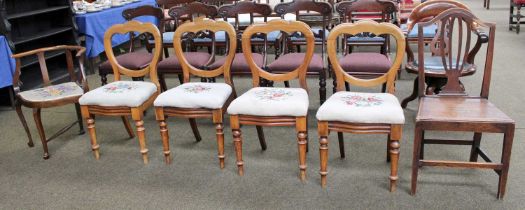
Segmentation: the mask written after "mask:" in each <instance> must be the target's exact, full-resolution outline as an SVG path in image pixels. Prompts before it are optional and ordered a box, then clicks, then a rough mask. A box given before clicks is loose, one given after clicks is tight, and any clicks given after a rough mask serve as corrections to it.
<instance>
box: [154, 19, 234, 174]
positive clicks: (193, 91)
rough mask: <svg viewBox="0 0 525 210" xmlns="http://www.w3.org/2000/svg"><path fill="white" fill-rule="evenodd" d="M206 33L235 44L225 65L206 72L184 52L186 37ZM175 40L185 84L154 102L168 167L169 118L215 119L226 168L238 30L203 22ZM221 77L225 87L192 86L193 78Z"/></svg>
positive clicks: (193, 24) (187, 26)
mask: <svg viewBox="0 0 525 210" xmlns="http://www.w3.org/2000/svg"><path fill="white" fill-rule="evenodd" d="M203 30H206V31H212V32H215V33H216V32H219V31H224V32H225V33H226V34H227V35H228V38H229V40H232V41H230V42H229V53H228V55H227V56H226V58H225V60H224V62H223V64H222V65H221V66H218V67H217V68H214V69H211V70H206V69H204V70H203V69H199V68H198V67H195V66H192V65H191V64H190V63H189V61H188V59H187V58H186V57H185V56H186V55H185V54H184V52H183V51H182V45H181V40H182V38H183V36H184V35H185V34H186V33H197V32H199V31H203ZM174 36H175V38H174V41H175V42H174V49H175V54H176V55H177V57H178V58H179V61H181V65H182V69H183V73H184V83H183V84H182V85H179V86H177V87H175V88H172V89H170V90H168V91H166V92H164V93H162V94H160V95H159V97H157V99H156V100H155V102H154V106H155V113H156V116H157V121H158V122H159V126H160V134H161V137H162V143H163V146H164V155H165V159H166V163H170V162H171V158H170V149H169V136H168V126H167V124H166V118H168V117H182V118H189V119H195V118H212V119H213V123H214V124H215V128H216V134H217V144H218V157H219V163H220V167H221V169H222V168H224V158H225V156H224V132H223V128H224V126H223V119H224V117H223V116H224V112H225V111H226V107H228V105H229V104H230V102H231V101H232V100H233V99H234V98H235V96H236V94H235V89H234V85H233V82H232V80H231V78H230V66H231V64H232V60H233V58H234V56H235V48H236V46H237V42H236V41H235V40H236V33H235V29H234V28H233V26H232V25H230V24H229V23H228V22H225V21H217V22H216V21H213V20H199V21H195V22H188V23H185V24H182V25H180V26H179V27H178V28H177V30H176V31H175V34H174ZM220 75H223V76H224V81H225V82H224V83H203V82H190V76H198V77H201V78H214V77H217V76H220ZM197 140H199V139H197Z"/></svg>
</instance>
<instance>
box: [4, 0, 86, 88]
mask: <svg viewBox="0 0 525 210" xmlns="http://www.w3.org/2000/svg"><path fill="white" fill-rule="evenodd" d="M0 33H1V34H2V35H4V36H5V37H7V39H8V41H9V45H10V47H11V50H12V52H13V54H15V53H20V52H24V51H28V50H33V49H37V48H41V47H49V46H55V45H62V44H64V45H78V44H79V39H78V35H77V26H76V23H75V17H74V14H73V10H72V9H71V1H70V0H0ZM45 57H46V63H47V65H48V69H49V74H50V75H49V76H50V79H51V80H52V81H58V80H62V79H66V78H67V77H68V72H67V70H66V64H67V62H66V61H65V59H66V56H65V54H64V53H63V52H52V53H47V54H46V56H45ZM21 72H22V74H21V81H22V83H23V85H22V89H31V88H35V87H39V86H41V85H42V81H41V78H42V76H41V72H40V67H39V65H38V60H37V58H36V56H35V57H28V58H25V59H23V60H22V71H21Z"/></svg>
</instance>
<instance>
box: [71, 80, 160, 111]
mask: <svg viewBox="0 0 525 210" xmlns="http://www.w3.org/2000/svg"><path fill="white" fill-rule="evenodd" d="M156 92H157V86H156V85H155V84H154V83H152V82H142V81H115V82H112V83H109V84H107V85H104V86H102V87H98V88H96V89H94V90H92V91H89V92H87V93H85V94H84V95H83V96H82V97H80V99H79V103H80V105H97V106H126V107H137V106H140V105H141V104H143V103H144V102H145V101H146V100H148V99H149V98H150V97H151V96H152V95H153V94H155V93H156Z"/></svg>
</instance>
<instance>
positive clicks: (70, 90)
mask: <svg viewBox="0 0 525 210" xmlns="http://www.w3.org/2000/svg"><path fill="white" fill-rule="evenodd" d="M83 93H84V91H83V90H82V88H81V87H80V86H78V85H77V83H74V82H67V83H62V84H58V85H51V86H47V87H43V88H38V89H34V90H28V91H23V92H20V93H18V95H19V96H20V97H21V98H22V99H23V100H25V101H31V102H46V101H54V100H60V99H63V98H69V97H78V96H81V95H82V94H83Z"/></svg>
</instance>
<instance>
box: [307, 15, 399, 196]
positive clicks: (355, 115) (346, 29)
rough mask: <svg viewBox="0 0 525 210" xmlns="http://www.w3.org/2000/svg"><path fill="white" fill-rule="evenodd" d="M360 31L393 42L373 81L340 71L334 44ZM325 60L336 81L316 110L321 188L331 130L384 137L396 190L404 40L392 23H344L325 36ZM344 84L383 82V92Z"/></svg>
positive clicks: (373, 85)
mask: <svg viewBox="0 0 525 210" xmlns="http://www.w3.org/2000/svg"><path fill="white" fill-rule="evenodd" d="M363 32H368V33H373V34H377V35H389V36H391V37H392V39H393V40H395V42H396V45H397V46H396V57H395V59H394V61H393V63H392V64H391V66H390V69H389V70H388V71H387V72H386V73H385V74H383V75H381V76H379V77H376V78H372V79H360V78H357V77H355V76H352V75H351V74H348V73H347V72H346V71H345V70H343V68H342V66H341V62H340V61H339V59H338V57H337V46H336V41H337V39H338V38H339V37H340V36H345V35H355V34H359V33H363ZM327 44H328V47H327V51H328V58H329V60H330V63H331V64H332V67H333V69H334V73H335V78H336V79H337V92H336V93H335V94H334V95H332V96H331V97H330V98H328V100H327V101H326V102H325V103H324V104H323V105H321V107H320V108H319V110H318V111H317V114H316V117H317V120H318V132H319V143H320V147H319V152H320V156H321V158H320V159H321V171H320V174H321V185H322V186H325V185H326V175H327V174H328V171H327V164H328V135H329V134H330V131H337V132H348V133H353V134H387V135H388V142H387V153H389V156H390V158H389V159H387V161H388V160H390V176H389V179H390V191H391V192H392V191H395V189H396V184H397V180H398V175H397V168H398V160H399V141H400V140H401V136H402V130H403V124H404V123H405V116H404V114H403V109H402V108H401V106H400V105H399V101H398V100H397V98H396V97H395V96H394V95H393V94H394V91H395V80H396V75H397V70H398V69H399V67H400V66H401V63H402V60H403V57H404V52H405V37H404V36H403V33H402V32H401V30H400V29H399V27H397V26H396V25H394V24H391V23H377V22H376V21H373V20H361V21H358V22H357V23H355V24H352V23H343V24H340V25H338V26H336V27H334V28H333V29H332V31H331V32H330V35H329V36H328V42H327ZM345 82H348V83H349V84H350V85H354V86H358V87H368V88H370V87H375V86H380V85H383V84H384V83H386V90H387V91H386V93H364V92H350V91H345V86H344V84H345ZM339 137H340V138H339V147H340V152H341V157H342V158H343V157H344V146H343V145H344V144H343V141H342V138H341V137H342V136H339Z"/></svg>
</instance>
